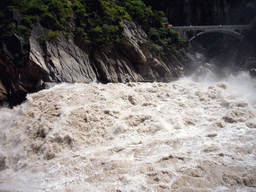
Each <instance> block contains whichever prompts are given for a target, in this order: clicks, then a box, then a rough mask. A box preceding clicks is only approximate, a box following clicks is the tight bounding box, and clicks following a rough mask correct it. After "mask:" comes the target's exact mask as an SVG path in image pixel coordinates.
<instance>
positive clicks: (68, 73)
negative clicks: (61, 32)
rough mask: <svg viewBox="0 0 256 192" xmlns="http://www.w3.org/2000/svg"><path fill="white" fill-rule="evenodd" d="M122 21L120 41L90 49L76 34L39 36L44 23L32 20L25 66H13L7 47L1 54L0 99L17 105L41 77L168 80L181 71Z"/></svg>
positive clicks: (173, 60)
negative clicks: (155, 53) (83, 45)
mask: <svg viewBox="0 0 256 192" xmlns="http://www.w3.org/2000/svg"><path fill="white" fill-rule="evenodd" d="M122 22H123V25H124V40H123V43H120V44H119V45H116V46H115V47H114V48H110V47H105V48H103V49H100V50H99V49H97V50H96V49H92V50H90V51H89V49H87V48H86V47H81V45H80V46H78V45H77V43H76V41H75V40H74V39H75V38H74V39H68V40H67V39H66V38H64V37H63V36H60V37H57V38H55V39H53V40H41V41H40V40H39V39H40V38H39V37H40V36H42V35H43V34H44V28H43V27H42V26H41V25H40V24H38V23H37V24H34V25H33V27H32V32H31V36H30V39H29V44H30V53H29V59H28V62H27V63H26V65H25V66H24V67H23V68H22V69H17V68H16V67H15V65H13V64H12V59H11V58H10V57H9V56H8V54H7V53H8V49H6V53H4V54H2V56H1V58H0V73H1V74H0V75H1V77H0V80H1V81H0V100H1V101H5V100H7V101H8V102H9V103H13V104H14V105H15V104H18V103H20V102H21V101H22V100H23V99H24V98H25V96H26V94H27V93H29V92H34V91H37V90H40V89H42V88H44V83H45V82H70V83H74V82H86V83H88V82H92V81H100V82H103V83H107V82H128V81H168V80H172V79H173V78H177V77H179V76H180V75H182V73H183V69H184V66H183V64H182V63H181V62H179V61H178V60H177V58H176V57H174V56H173V55H172V54H171V53H167V56H165V58H164V59H161V58H160V57H158V56H154V55H153V54H152V53H151V52H150V51H149V49H148V47H147V43H146V42H147V35H146V34H145V32H144V31H143V30H142V29H140V27H138V26H137V25H136V24H135V23H133V22H132V21H128V20H125V21H122ZM17 46H19V45H17Z"/></svg>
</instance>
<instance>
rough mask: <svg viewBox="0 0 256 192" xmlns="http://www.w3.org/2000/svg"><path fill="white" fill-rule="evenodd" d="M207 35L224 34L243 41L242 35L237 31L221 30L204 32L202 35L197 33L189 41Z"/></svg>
mask: <svg viewBox="0 0 256 192" xmlns="http://www.w3.org/2000/svg"><path fill="white" fill-rule="evenodd" d="M207 33H223V34H228V35H231V36H233V37H236V38H238V39H242V36H241V34H240V33H238V32H236V31H227V30H221V29H219V30H218V29H216V30H212V31H202V32H200V33H197V34H196V35H194V36H193V37H192V38H190V39H189V41H193V40H194V39H195V38H196V37H198V36H200V35H203V34H207Z"/></svg>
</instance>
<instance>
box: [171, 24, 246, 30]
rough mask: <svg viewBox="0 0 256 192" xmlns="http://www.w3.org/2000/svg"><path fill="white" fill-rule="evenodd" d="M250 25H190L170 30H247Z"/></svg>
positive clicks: (174, 27)
mask: <svg viewBox="0 0 256 192" xmlns="http://www.w3.org/2000/svg"><path fill="white" fill-rule="evenodd" d="M249 27H250V25H197V26H194V25H191V26H172V27H170V28H171V29H176V30H193V29H226V30H228V29H229V30H234V29H248V28H249Z"/></svg>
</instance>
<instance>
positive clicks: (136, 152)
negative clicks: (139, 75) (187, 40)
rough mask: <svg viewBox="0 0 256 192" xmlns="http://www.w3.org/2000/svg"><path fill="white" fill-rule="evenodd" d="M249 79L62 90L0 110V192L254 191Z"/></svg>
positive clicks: (255, 120) (254, 92)
mask: <svg viewBox="0 0 256 192" xmlns="http://www.w3.org/2000/svg"><path fill="white" fill-rule="evenodd" d="M255 88H256V81H255V79H251V78H250V77H249V75H248V74H247V73H245V72H241V73H240V74H238V75H236V76H233V75H229V76H228V77H227V78H225V79H218V78H217V79H216V78H214V77H211V75H209V74H208V75H207V74H206V75H204V77H200V78H194V77H183V78H180V79H179V80H177V81H173V82H170V83H160V82H154V83H119V84H113V83H109V84H100V83H90V84H67V83H62V84H59V85H55V86H53V87H51V88H49V89H45V90H42V91H40V92H37V93H33V94H29V95H28V96H27V101H26V102H24V103H23V104H21V105H20V106H17V107H14V108H13V109H8V108H5V107H2V108H1V109H0V191H22V192H23V191H67V192H70V191H109V192H110V191H117V192H120V191H127V192H128V191H129V192H130V191H184V192H185V191H189V192H192V191H197V192H199V191H200V192H211V191H214V192H215V191H219V192H222V191H223V192H229V191H239V192H242V191H243V192H244V191H248V192H253V191H256V116H255V115H256V89H255Z"/></svg>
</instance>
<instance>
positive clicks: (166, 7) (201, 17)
mask: <svg viewBox="0 0 256 192" xmlns="http://www.w3.org/2000/svg"><path fill="white" fill-rule="evenodd" d="M145 2H146V4H147V5H148V6H149V5H150V6H152V7H153V8H154V9H157V10H162V11H164V12H165V13H166V17H167V18H168V20H169V23H171V24H173V25H178V26H179V25H233V24H249V23H250V22H251V21H252V20H253V19H254V17H255V10H254V8H253V7H254V5H253V4H254V3H255V2H254V1H253V0H180V1H174V0H161V1H160V2H159V1H153V0H145Z"/></svg>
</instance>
